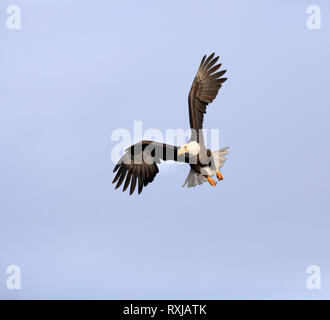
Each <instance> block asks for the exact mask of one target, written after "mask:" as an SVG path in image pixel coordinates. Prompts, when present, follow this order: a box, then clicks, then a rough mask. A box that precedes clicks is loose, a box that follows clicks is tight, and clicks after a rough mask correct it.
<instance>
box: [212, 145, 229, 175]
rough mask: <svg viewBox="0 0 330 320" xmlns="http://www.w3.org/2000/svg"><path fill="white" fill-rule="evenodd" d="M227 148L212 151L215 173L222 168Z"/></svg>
mask: <svg viewBox="0 0 330 320" xmlns="http://www.w3.org/2000/svg"><path fill="white" fill-rule="evenodd" d="M228 148H229V147H226V148H223V149H220V150H217V151H212V157H213V160H214V165H215V167H216V169H217V171H219V169H221V168H222V166H223V164H224V162H225V161H226V160H227V158H225V155H227V154H228V151H227V150H228Z"/></svg>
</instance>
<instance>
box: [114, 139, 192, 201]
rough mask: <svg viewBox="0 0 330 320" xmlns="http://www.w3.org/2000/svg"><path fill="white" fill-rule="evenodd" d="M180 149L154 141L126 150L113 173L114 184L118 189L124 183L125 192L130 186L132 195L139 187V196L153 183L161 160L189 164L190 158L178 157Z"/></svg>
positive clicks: (138, 144)
mask: <svg viewBox="0 0 330 320" xmlns="http://www.w3.org/2000/svg"><path fill="white" fill-rule="evenodd" d="M177 151H178V148H177V147H176V146H172V145H168V144H164V143H159V142H154V141H146V140H144V141H141V142H139V143H137V144H135V145H132V146H130V147H129V148H127V149H126V153H125V154H124V155H123V157H122V158H121V159H120V160H119V162H118V163H117V164H116V166H115V168H114V170H113V172H116V171H117V173H116V176H115V178H114V179H113V181H112V183H116V182H117V181H118V182H117V184H116V189H118V188H119V187H120V186H121V185H122V183H123V182H124V180H125V178H126V180H125V184H124V187H123V191H125V190H126V189H127V188H128V187H129V186H130V195H131V194H133V192H134V190H135V189H136V186H137V187H138V194H140V193H141V192H142V190H143V187H146V186H147V185H148V184H149V183H151V182H152V181H153V180H154V179H155V177H156V175H157V173H158V172H159V169H158V166H157V163H160V160H161V159H162V160H175V161H179V162H187V163H188V162H189V158H187V156H185V155H183V156H180V157H178V155H177Z"/></svg>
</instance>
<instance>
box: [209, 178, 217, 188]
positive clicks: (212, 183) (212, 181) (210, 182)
mask: <svg viewBox="0 0 330 320" xmlns="http://www.w3.org/2000/svg"><path fill="white" fill-rule="evenodd" d="M207 180H208V181H209V184H210V185H211V186H212V187H215V186H216V184H217V183H216V182H215V181H214V180H213V179H212V178H210V177H207Z"/></svg>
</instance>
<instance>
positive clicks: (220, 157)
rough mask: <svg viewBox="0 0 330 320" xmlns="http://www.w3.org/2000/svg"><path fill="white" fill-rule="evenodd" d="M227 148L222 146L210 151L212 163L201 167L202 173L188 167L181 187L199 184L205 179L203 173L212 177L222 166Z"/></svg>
mask: <svg viewBox="0 0 330 320" xmlns="http://www.w3.org/2000/svg"><path fill="white" fill-rule="evenodd" d="M228 148H229V147H226V148H223V149H220V150H217V151H212V157H213V163H212V166H211V167H207V168H205V169H203V171H204V172H202V174H199V173H197V172H196V171H194V170H192V169H190V171H189V173H188V176H187V179H186V181H185V182H184V184H183V185H182V188H184V187H185V186H186V185H187V188H190V187H196V186H197V185H200V184H202V183H204V182H206V181H207V179H206V178H205V177H204V175H207V176H209V177H212V176H214V175H215V174H216V172H217V171H219V170H220V168H222V166H223V164H224V162H225V161H226V160H227V159H226V158H225V155H227V154H228V151H227V150H228Z"/></svg>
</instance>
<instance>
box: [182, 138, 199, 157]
mask: <svg viewBox="0 0 330 320" xmlns="http://www.w3.org/2000/svg"><path fill="white" fill-rule="evenodd" d="M200 151H201V147H200V145H199V143H198V142H197V141H190V142H189V143H187V144H184V145H183V146H181V147H180V148H179V150H178V155H179V156H180V155H182V154H184V153H188V154H189V155H191V156H195V157H196V156H198V155H199V153H200Z"/></svg>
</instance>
